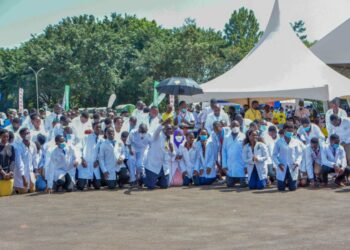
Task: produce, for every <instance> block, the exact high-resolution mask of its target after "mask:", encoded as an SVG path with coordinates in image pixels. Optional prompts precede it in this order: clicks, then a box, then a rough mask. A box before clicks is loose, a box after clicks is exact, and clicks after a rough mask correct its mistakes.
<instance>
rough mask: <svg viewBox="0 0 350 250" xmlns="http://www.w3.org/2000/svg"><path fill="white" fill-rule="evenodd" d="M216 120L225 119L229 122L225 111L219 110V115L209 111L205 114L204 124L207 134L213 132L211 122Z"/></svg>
mask: <svg viewBox="0 0 350 250" xmlns="http://www.w3.org/2000/svg"><path fill="white" fill-rule="evenodd" d="M216 121H225V122H226V124H227V125H229V124H230V119H229V117H228V115H227V114H226V113H225V111H223V110H221V112H220V115H219V116H215V115H214V113H211V114H209V115H208V116H207V119H206V121H205V126H204V127H205V129H206V130H207V131H208V133H209V134H211V133H212V132H213V123H214V122H216Z"/></svg>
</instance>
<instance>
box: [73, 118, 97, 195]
mask: <svg viewBox="0 0 350 250" xmlns="http://www.w3.org/2000/svg"><path fill="white" fill-rule="evenodd" d="M93 130H94V132H93V133H92V134H90V135H88V136H86V137H85V138H84V139H83V140H82V142H81V144H80V145H79V146H80V150H81V157H82V158H81V159H82V161H81V164H80V165H79V166H78V181H77V188H78V189H79V190H84V188H85V186H86V185H87V184H89V182H90V183H91V184H92V186H93V187H94V188H95V189H100V188H101V173H100V167H99V163H98V152H99V150H100V146H101V143H102V142H103V138H102V137H101V136H100V133H101V124H100V123H99V122H97V123H94V124H93Z"/></svg>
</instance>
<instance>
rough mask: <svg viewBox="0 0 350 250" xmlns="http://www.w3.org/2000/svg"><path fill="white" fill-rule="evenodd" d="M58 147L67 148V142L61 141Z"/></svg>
mask: <svg viewBox="0 0 350 250" xmlns="http://www.w3.org/2000/svg"><path fill="white" fill-rule="evenodd" d="M58 147H59V148H60V149H65V148H66V144H65V143H60V144H58Z"/></svg>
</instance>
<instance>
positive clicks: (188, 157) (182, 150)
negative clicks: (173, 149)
mask: <svg viewBox="0 0 350 250" xmlns="http://www.w3.org/2000/svg"><path fill="white" fill-rule="evenodd" d="M194 140H195V136H194V133H188V134H187V135H186V141H185V143H182V144H180V146H179V154H180V155H181V156H182V158H181V160H180V168H181V171H182V178H183V185H184V186H189V185H190V184H191V183H193V179H192V177H193V170H194V164H195V161H196V149H195V147H194V145H195V144H194Z"/></svg>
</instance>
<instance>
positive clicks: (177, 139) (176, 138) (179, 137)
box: [175, 136, 183, 142]
mask: <svg viewBox="0 0 350 250" xmlns="http://www.w3.org/2000/svg"><path fill="white" fill-rule="evenodd" d="M182 139H183V137H182V136H175V140H176V141H177V142H181V141H182Z"/></svg>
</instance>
